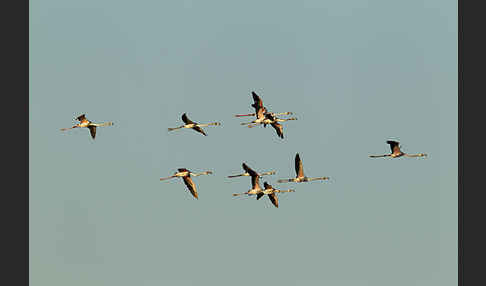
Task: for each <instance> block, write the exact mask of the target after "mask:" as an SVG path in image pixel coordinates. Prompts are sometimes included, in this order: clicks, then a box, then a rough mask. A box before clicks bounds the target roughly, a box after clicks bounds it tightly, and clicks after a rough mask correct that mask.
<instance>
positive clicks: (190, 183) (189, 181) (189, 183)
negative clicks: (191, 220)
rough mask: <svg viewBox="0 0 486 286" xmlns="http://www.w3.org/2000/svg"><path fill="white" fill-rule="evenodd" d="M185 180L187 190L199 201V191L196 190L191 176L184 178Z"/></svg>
mask: <svg viewBox="0 0 486 286" xmlns="http://www.w3.org/2000/svg"><path fill="white" fill-rule="evenodd" d="M182 179H183V180H184V184H186V186H187V188H188V189H189V191H190V192H191V194H192V195H193V196H194V197H195V198H196V199H197V198H198V195H197V190H196V185H195V184H194V182H193V181H192V179H191V177H190V176H189V175H187V176H185V177H183V178H182Z"/></svg>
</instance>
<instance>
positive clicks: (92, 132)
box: [88, 125, 96, 139]
mask: <svg viewBox="0 0 486 286" xmlns="http://www.w3.org/2000/svg"><path fill="white" fill-rule="evenodd" d="M88 129H89V133H90V134H91V137H92V138H93V139H95V137H96V126H93V125H90V126H88Z"/></svg>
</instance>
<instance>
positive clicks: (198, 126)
mask: <svg viewBox="0 0 486 286" xmlns="http://www.w3.org/2000/svg"><path fill="white" fill-rule="evenodd" d="M182 121H184V123H185V125H182V126H179V127H176V128H168V129H169V131H172V130H177V129H181V128H192V129H194V130H196V131H197V132H199V133H202V134H203V135H204V136H207V135H206V133H204V130H203V129H202V128H201V127H204V126H210V125H221V123H219V122H213V123H207V124H198V123H196V122H194V121H191V120H190V119H189V118H188V117H187V115H186V114H185V113H184V114H182Z"/></svg>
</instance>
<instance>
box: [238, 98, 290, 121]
mask: <svg viewBox="0 0 486 286" xmlns="http://www.w3.org/2000/svg"><path fill="white" fill-rule="evenodd" d="M251 95H252V97H253V104H252V105H251V107H253V108H255V113H249V114H236V115H235V117H242V116H257V118H258V112H259V110H260V109H262V115H264V114H267V113H270V114H271V115H273V116H277V115H291V114H292V112H280V113H273V112H267V109H266V108H265V107H264V106H263V101H262V99H261V98H260V97H259V96H258V95H257V94H256V93H255V92H254V91H252V92H251Z"/></svg>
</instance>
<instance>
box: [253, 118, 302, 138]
mask: <svg viewBox="0 0 486 286" xmlns="http://www.w3.org/2000/svg"><path fill="white" fill-rule="evenodd" d="M289 120H297V118H295V117H292V118H287V119H280V118H277V117H276V116H273V115H272V114H270V113H266V114H265V118H264V119H263V120H262V121H260V122H257V123H253V124H249V125H248V128H252V127H255V126H257V125H259V124H263V127H266V125H267V124H270V125H271V126H272V127H273V129H275V131H276V132H277V135H278V137H280V138H282V139H283V138H284V135H283V126H282V124H280V123H279V122H285V121H289Z"/></svg>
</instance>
